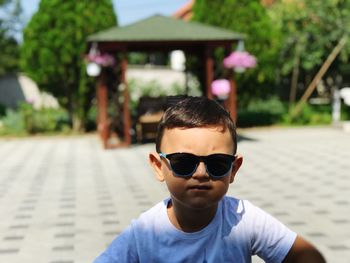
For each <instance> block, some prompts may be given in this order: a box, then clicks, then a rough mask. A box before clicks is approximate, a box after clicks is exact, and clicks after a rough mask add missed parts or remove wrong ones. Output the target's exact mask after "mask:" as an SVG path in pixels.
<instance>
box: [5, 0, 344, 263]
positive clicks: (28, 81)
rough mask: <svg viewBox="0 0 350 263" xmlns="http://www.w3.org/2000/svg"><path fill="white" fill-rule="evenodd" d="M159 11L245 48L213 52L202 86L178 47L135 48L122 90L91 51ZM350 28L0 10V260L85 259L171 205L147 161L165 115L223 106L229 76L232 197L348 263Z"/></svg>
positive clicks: (266, 10)
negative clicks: (149, 212) (187, 106)
mask: <svg viewBox="0 0 350 263" xmlns="http://www.w3.org/2000/svg"><path fill="white" fill-rule="evenodd" d="M155 14H161V15H163V16H165V17H166V18H171V19H174V20H176V21H181V22H184V23H194V24H197V23H200V24H202V25H205V26H209V27H212V26H214V27H215V28H217V29H218V28H220V30H221V29H223V30H228V32H236V33H238V34H239V36H243V37H242V39H241V37H240V40H239V41H236V42H234V43H233V44H232V46H230V49H231V51H232V53H231V54H230V55H229V56H228V54H227V53H226V51H225V50H224V49H223V48H220V47H219V48H216V49H215V50H214V51H213V54H212V56H213V61H212V68H213V76H212V77H213V80H214V81H213V82H212V84H211V89H210V90H208V89H206V87H205V85H207V83H205V81H204V79H205V76H203V73H201V72H202V71H203V61H202V60H201V59H200V58H198V57H197V56H193V55H191V54H186V53H185V52H183V50H171V52H157V51H154V52H142V51H138V52H128V53H127V54H126V58H127V62H128V63H127V69H126V75H125V79H123V78H121V77H120V72H121V71H122V70H123V69H122V67H123V63H121V62H122V61H124V60H123V59H124V57H122V56H121V54H119V53H118V52H115V53H113V52H112V53H104V51H103V50H102V49H101V47H100V46H98V45H97V44H96V43H94V42H91V41H88V40H89V38H90V37H91V36H92V35H94V34H96V33H99V32H103V31H104V30H106V29H109V28H114V29H113V30H117V32H122V31H123V30H128V29H130V28H131V29H132V28H135V27H134V26H135V25H137V26H140V25H142V24H143V23H144V21H146V20H147V19H149V18H150V17H152V16H154V15H155ZM192 25H193V24H192ZM118 30H119V31H118ZM151 30H152V29H151ZM178 30H179V31H180V32H181V28H180V29H178ZM349 30H350V0H342V1H340V0H323V1H307V0H169V1H164V0H147V1H144V0H113V1H112V0H89V1H74V0H65V1H59V0H41V1H40V0H22V1H20V0H0V50H1V53H0V207H1V209H0V211H1V214H0V218H1V220H0V221H1V222H0V234H1V240H0V261H1V262H4V263H8V262H11V263H15V262H35V263H38V262H43V263H46V262H51V263H59V262H60V263H64V262H65V263H73V262H91V261H92V260H93V258H94V257H95V256H97V255H98V254H99V253H100V252H101V251H103V249H104V248H105V247H106V246H107V245H108V244H109V243H110V242H111V240H112V239H113V238H114V237H115V236H116V235H118V234H119V233H120V232H121V231H122V230H123V229H124V228H125V227H126V226H127V225H128V224H129V222H130V220H131V219H132V218H134V217H136V216H137V215H139V213H141V212H142V211H144V210H145V209H147V208H149V207H150V206H151V205H153V204H155V203H156V202H158V201H159V200H160V199H162V198H164V197H166V196H167V195H168V194H167V191H166V188H165V187H161V186H160V185H159V184H158V183H157V182H156V180H154V178H153V174H152V171H151V169H150V168H149V167H148V164H147V154H148V152H149V151H151V150H153V144H152V142H153V141H154V137H155V131H156V127H157V123H158V121H159V119H160V117H161V116H162V113H163V112H164V109H165V108H166V105H167V104H168V103H169V102H172V103H174V102H176V101H177V99H179V98H182V97H183V96H186V95H191V96H209V95H210V96H211V97H212V98H214V99H216V100H217V101H218V102H219V103H222V104H223V105H226V104H225V103H226V102H227V100H228V94H229V92H232V85H231V84H229V85H228V84H227V83H228V82H227V81H228V80H229V81H231V82H230V83H234V84H235V95H236V97H235V102H236V104H235V108H234V110H235V112H236V114H237V115H236V116H235V118H236V122H237V126H238V131H239V132H238V133H239V151H240V152H241V153H243V155H244V157H245V163H244V167H243V168H242V169H241V170H240V173H239V176H237V180H236V181H235V184H234V186H233V187H232V188H231V190H230V192H229V193H230V194H231V191H232V194H233V195H235V196H238V197H240V198H246V199H249V200H252V201H253V202H254V203H256V204H257V205H259V206H260V207H262V208H263V209H265V210H267V211H269V212H270V213H271V214H273V215H274V216H276V217H277V218H279V219H280V220H281V221H283V222H284V223H286V224H287V225H288V226H290V227H291V228H293V229H294V230H296V231H297V232H298V233H301V234H302V235H303V236H305V237H306V238H307V239H308V240H310V241H312V242H313V243H315V244H316V245H317V246H318V247H319V248H320V249H321V251H322V253H324V254H325V255H326V258H327V260H328V261H329V262H339V263H342V262H348V261H347V260H348V258H349V256H350V255H349V253H350V233H349V230H350V220H349V219H348V214H349V211H350V210H349V209H350V202H349V201H348V196H349V191H350V182H349V176H348V175H349V170H350V165H349V161H348V160H349V158H350V156H349V154H350V152H349V147H350V139H349V132H350V89H349V87H350V64H349V59H350V41H349V39H348V38H349ZM141 33H142V32H141ZM140 35H142V34H140ZM99 48H100V49H99ZM102 51H103V52H102ZM240 55H242V57H240ZM230 63H231V64H230ZM232 63H233V64H232ZM228 64H230V66H227V65H228ZM232 65H233V66H232ZM201 74H202V75H201ZM228 75H229V76H230V77H229V78H228V79H225V77H227V76H228ZM103 76H108V78H107V80H106V79H105V80H104V82H103V81H102V80H103ZM101 83H102V84H101ZM230 85H231V86H230ZM98 87H100V88H101V87H102V88H103V87H106V91H107V92H106V93H105V94H104V96H105V97H104V99H105V101H104V104H103V105H104V108H103V107H101V100H99V93H98V90H99V88H98ZM100 95H101V94H100ZM99 103H100V104H99ZM102 111H103V114H104V115H103V116H102V115H101V112H102ZM126 112H127V114H126ZM101 116H102V117H103V118H104V119H103V120H104V122H102V121H101V120H102V119H101V118H102V117H101ZM101 123H102V124H103V125H106V127H105V130H103V131H106V132H107V133H108V135H106V136H107V137H104V136H105V135H104V133H103V132H101ZM125 127H126V128H125ZM99 135H100V136H99ZM101 138H102V139H104V138H105V139H106V138H107V139H106V140H107V144H106V143H105V144H103V143H102V144H101ZM127 138H130V141H128V142H127V143H126V144H123V141H125V140H126V139H127ZM108 145H117V146H128V147H122V148H121V147H119V148H118V149H117V150H105V149H104V148H112V147H108ZM242 175H243V176H242ZM241 178H242V179H241ZM254 262H255V261H254ZM256 262H259V261H258V259H256Z"/></svg>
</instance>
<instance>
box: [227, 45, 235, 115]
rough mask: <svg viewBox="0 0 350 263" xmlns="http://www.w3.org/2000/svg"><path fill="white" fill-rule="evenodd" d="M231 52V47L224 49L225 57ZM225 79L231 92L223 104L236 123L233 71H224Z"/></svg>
mask: <svg viewBox="0 0 350 263" xmlns="http://www.w3.org/2000/svg"><path fill="white" fill-rule="evenodd" d="M230 52H231V45H227V46H226V47H225V55H226V56H228V55H229V54H230ZM226 78H227V79H228V81H229V82H230V86H231V90H230V93H229V95H228V98H227V99H226V101H225V102H224V105H225V108H226V109H227V110H228V111H229V112H230V115H231V118H232V120H233V121H234V122H237V84H236V81H235V79H234V75H233V70H232V69H228V70H227V71H226Z"/></svg>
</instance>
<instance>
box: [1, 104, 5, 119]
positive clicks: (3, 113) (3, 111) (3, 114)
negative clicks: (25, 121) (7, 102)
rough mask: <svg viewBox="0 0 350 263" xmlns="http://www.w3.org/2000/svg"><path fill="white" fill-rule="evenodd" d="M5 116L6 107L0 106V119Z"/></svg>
mask: <svg viewBox="0 0 350 263" xmlns="http://www.w3.org/2000/svg"><path fill="white" fill-rule="evenodd" d="M5 115H6V107H5V106H4V105H2V104H0V117H2V116H5Z"/></svg>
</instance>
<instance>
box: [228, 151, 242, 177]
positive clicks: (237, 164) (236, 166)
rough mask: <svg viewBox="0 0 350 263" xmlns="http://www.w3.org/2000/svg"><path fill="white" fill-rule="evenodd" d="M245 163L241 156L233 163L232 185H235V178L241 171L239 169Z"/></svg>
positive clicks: (237, 156) (238, 155)
mask: <svg viewBox="0 0 350 263" xmlns="http://www.w3.org/2000/svg"><path fill="white" fill-rule="evenodd" d="M242 163H243V157H242V155H240V154H237V155H236V160H235V161H234V162H233V167H232V172H231V175H230V176H231V178H230V183H233V181H234V179H235V176H236V174H237V172H238V170H239V168H240V167H241V165H242Z"/></svg>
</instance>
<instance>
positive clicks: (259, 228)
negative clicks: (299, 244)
mask: <svg viewBox="0 0 350 263" xmlns="http://www.w3.org/2000/svg"><path fill="white" fill-rule="evenodd" d="M250 206H252V207H253V211H254V212H253V213H254V214H255V215H254V216H253V218H254V219H252V223H253V226H252V231H253V239H252V250H253V254H256V255H258V256H259V257H261V258H262V259H263V260H264V261H265V262H268V263H275V262H276V263H280V262H282V261H283V260H284V258H285V257H286V255H287V254H288V252H289V250H290V248H291V247H292V245H293V243H294V241H295V238H296V233H295V232H293V231H291V230H290V229H289V228H287V227H286V226H285V225H283V224H282V223H281V222H280V221H278V220H277V219H276V218H274V217H273V216H271V215H269V214H268V213H266V212H264V211H263V210H261V209H259V208H258V207H255V206H253V205H251V204H250Z"/></svg>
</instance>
